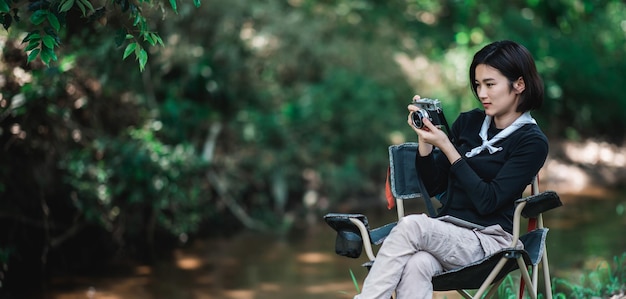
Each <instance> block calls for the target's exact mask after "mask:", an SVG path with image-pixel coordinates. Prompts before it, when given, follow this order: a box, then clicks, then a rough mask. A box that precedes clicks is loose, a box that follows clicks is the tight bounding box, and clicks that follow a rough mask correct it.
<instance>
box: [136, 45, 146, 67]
mask: <svg viewBox="0 0 626 299" xmlns="http://www.w3.org/2000/svg"><path fill="white" fill-rule="evenodd" d="M137 58H139V70H141V71H142V72H143V70H144V69H145V67H146V63H147V62H148V53H147V52H146V50H144V49H141V50H139V55H138V56H137Z"/></svg>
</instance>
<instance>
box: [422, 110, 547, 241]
mask: <svg viewBox="0 0 626 299" xmlns="http://www.w3.org/2000/svg"><path fill="white" fill-rule="evenodd" d="M484 118H485V113H484V111H482V110H479V109H475V110H472V111H468V112H464V113H461V115H460V116H459V117H458V119H457V120H456V121H455V122H454V124H453V125H452V128H451V130H450V132H449V133H450V136H451V139H452V140H454V146H455V147H456V148H457V150H458V151H459V153H460V154H461V156H462V159H461V160H460V161H458V162H457V163H454V165H450V162H449V161H448V159H447V157H446V156H445V155H444V154H443V153H441V152H440V151H438V150H434V151H433V152H432V153H431V154H430V155H428V156H425V157H421V156H420V155H419V151H418V153H417V159H416V161H415V166H416V168H417V172H418V175H420V177H421V178H422V179H423V181H424V185H425V186H426V189H427V190H428V193H429V194H431V195H439V196H438V198H439V199H440V201H441V203H442V204H443V206H442V208H440V209H439V216H442V215H452V216H455V217H458V218H461V219H464V220H467V221H470V222H473V223H477V224H481V225H483V226H489V225H493V224H499V225H500V226H502V228H503V229H504V230H506V231H508V232H509V233H511V232H512V230H513V213H514V211H515V205H514V202H515V200H516V199H518V198H520V197H521V196H522V192H523V191H524V189H525V188H526V186H527V185H528V184H529V183H531V181H532V179H533V177H534V176H535V175H536V174H537V172H538V171H539V169H540V168H541V167H542V166H543V164H544V162H545V160H546V157H547V155H548V139H547V138H546V136H545V135H544V134H543V132H542V131H541V129H540V128H539V127H538V126H537V125H534V124H527V125H524V126H522V127H521V128H519V129H518V130H516V131H515V132H513V133H512V134H511V135H509V136H508V137H507V138H505V139H503V140H501V141H499V142H498V143H496V144H495V146H498V147H502V148H503V150H501V151H498V152H496V153H494V154H489V151H488V150H487V149H485V150H483V151H482V152H481V153H480V154H478V155H476V156H474V157H471V158H467V157H465V153H466V152H468V151H470V150H471V149H473V148H474V147H477V146H479V145H481V144H482V140H481V139H480V137H479V136H478V134H479V132H480V128H481V126H482V123H483V120H484ZM499 131H501V130H498V129H496V128H495V125H494V124H493V122H492V124H491V126H490V127H489V131H488V136H489V138H491V137H492V136H494V135H495V134H497V133H498V132H499Z"/></svg>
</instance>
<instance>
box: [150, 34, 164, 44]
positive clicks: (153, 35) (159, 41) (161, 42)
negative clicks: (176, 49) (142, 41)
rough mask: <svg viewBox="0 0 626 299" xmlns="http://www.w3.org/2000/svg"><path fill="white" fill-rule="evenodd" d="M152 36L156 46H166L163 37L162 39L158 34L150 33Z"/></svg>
mask: <svg viewBox="0 0 626 299" xmlns="http://www.w3.org/2000/svg"><path fill="white" fill-rule="evenodd" d="M150 35H152V39H154V40H155V44H159V45H161V46H164V44H163V39H161V37H160V36H159V35H158V34H156V33H150Z"/></svg>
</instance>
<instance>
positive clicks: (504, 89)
mask: <svg viewBox="0 0 626 299" xmlns="http://www.w3.org/2000/svg"><path fill="white" fill-rule="evenodd" d="M474 72H475V74H476V81H475V82H474V84H475V86H476V94H477V95H478V99H479V100H480V102H481V103H482V104H483V108H484V109H485V114H487V115H490V116H492V117H494V118H503V117H507V116H511V117H517V116H519V114H520V113H518V112H516V111H515V110H516V109H517V104H518V102H519V95H520V93H521V92H522V91H523V90H524V89H523V87H524V86H523V80H521V79H520V80H518V82H515V83H513V86H514V88H511V85H510V83H509V80H508V79H507V78H506V77H505V76H504V75H502V73H501V72H500V71H499V70H498V69H496V68H493V67H491V66H489V65H486V64H479V65H477V66H476V69H475V70H474ZM519 81H521V82H522V84H521V87H520V86H519ZM520 88H521V89H520Z"/></svg>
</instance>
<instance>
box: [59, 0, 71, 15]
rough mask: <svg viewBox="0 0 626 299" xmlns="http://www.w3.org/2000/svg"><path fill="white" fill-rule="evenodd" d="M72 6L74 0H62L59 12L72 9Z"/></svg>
mask: <svg viewBox="0 0 626 299" xmlns="http://www.w3.org/2000/svg"><path fill="white" fill-rule="evenodd" d="M72 6H74V0H62V1H61V4H60V6H59V12H66V11H69V10H70V9H72Z"/></svg>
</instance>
